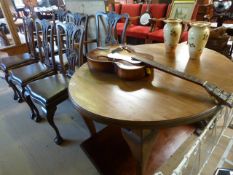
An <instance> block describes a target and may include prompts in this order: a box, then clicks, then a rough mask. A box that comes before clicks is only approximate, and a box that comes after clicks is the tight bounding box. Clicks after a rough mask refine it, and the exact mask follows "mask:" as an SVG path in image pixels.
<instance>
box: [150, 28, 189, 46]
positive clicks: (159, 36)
mask: <svg viewBox="0 0 233 175" xmlns="http://www.w3.org/2000/svg"><path fill="white" fill-rule="evenodd" d="M148 39H150V40H152V41H156V42H161V43H162V42H164V38H163V29H158V30H155V31H154V32H151V33H148ZM187 40H188V32H187V31H184V32H183V33H182V34H181V38H180V42H184V41H187Z"/></svg>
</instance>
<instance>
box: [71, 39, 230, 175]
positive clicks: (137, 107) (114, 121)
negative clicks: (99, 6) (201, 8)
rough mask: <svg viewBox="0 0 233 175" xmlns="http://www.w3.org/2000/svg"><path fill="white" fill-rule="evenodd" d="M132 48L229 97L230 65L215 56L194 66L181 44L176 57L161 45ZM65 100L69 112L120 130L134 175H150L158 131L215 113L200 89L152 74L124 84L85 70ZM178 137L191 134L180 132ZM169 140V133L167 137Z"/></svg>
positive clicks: (206, 56)
mask: <svg viewBox="0 0 233 175" xmlns="http://www.w3.org/2000/svg"><path fill="white" fill-rule="evenodd" d="M133 48H134V49H135V51H136V52H140V53H147V54H150V55H152V56H153V59H154V60H155V61H157V62H158V63H160V64H163V65H166V66H169V67H172V68H174V69H176V70H178V71H181V72H185V73H188V74H190V75H193V76H195V77H197V78H200V79H202V80H206V81H208V82H211V83H214V84H216V85H217V86H218V87H220V88H222V89H224V90H226V91H228V92H233V82H232V77H233V72H232V70H233V64H232V62H231V61H230V60H228V59H227V58H226V57H224V56H223V55H221V54H219V53H217V52H215V51H212V50H209V49H204V52H203V54H202V56H201V58H200V59H196V60H194V59H190V58H189V53H188V46H187V44H186V43H182V44H179V46H178V47H177V49H176V52H174V53H172V54H169V55H168V54H166V52H165V49H164V45H163V44H148V45H138V46H134V47H133ZM99 52H103V51H98V50H93V51H92V52H90V53H89V55H88V56H90V57H91V56H94V55H96V54H99ZM104 52H106V51H104ZM69 95H70V99H71V101H72V102H73V104H74V106H75V107H76V108H77V109H78V110H79V111H80V112H81V113H83V114H84V115H85V116H87V117H90V118H92V119H94V120H96V121H99V122H103V123H106V124H108V125H117V126H120V127H121V128H122V130H121V131H122V135H123V137H124V139H125V141H126V142H127V144H128V146H129V148H130V150H131V153H132V155H133V157H134V158H135V160H136V162H137V163H136V164H137V171H136V174H143V175H145V174H146V175H147V174H148V175H151V174H153V172H152V171H149V169H148V167H149V166H150V165H149V162H150V161H149V160H150V159H151V156H152V157H153V158H154V156H153V148H154V146H156V144H157V142H156V138H158V133H159V130H160V129H159V128H163V127H165V128H166V127H178V126H180V125H186V124H190V123H194V122H196V121H200V120H202V119H204V118H206V117H209V116H211V115H213V114H214V113H215V112H216V111H217V110H218V109H219V106H218V105H216V104H215V102H214V100H213V99H212V98H211V97H210V96H209V94H208V93H207V92H206V91H205V90H204V89H203V88H202V87H200V86H198V85H196V84H194V83H192V82H189V81H186V80H183V79H180V78H178V77H175V76H172V75H170V74H167V73H165V72H161V71H159V70H156V69H154V73H153V76H152V77H151V76H149V77H145V78H144V79H141V80H138V81H126V80H122V79H120V78H119V77H118V76H117V75H114V74H111V73H101V72H92V71H90V70H89V68H88V66H87V64H85V65H83V66H82V67H81V68H80V69H79V70H77V72H76V73H75V74H74V76H73V77H72V79H71V81H70V84H69ZM183 131H184V132H187V133H189V134H190V133H192V130H189V131H187V130H186V129H185V127H184V128H183ZM174 134H175V135H176V133H174V132H173V131H171V132H168V133H167V135H174ZM178 138H179V137H178ZM178 140H179V139H178ZM178 140H177V142H178ZM176 144H178V143H176ZM162 146H163V145H160V147H162ZM155 157H156V156H155ZM168 157H169V156H167V158H168ZM155 159H156V160H159V159H157V158H155ZM155 165H156V163H155V164H153V166H152V167H155ZM148 171H149V172H148Z"/></svg>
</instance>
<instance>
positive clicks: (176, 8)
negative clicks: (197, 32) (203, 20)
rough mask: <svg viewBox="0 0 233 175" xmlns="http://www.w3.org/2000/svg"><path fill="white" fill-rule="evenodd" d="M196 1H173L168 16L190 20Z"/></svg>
mask: <svg viewBox="0 0 233 175" xmlns="http://www.w3.org/2000/svg"><path fill="white" fill-rule="evenodd" d="M195 4H196V1H192V0H187V1H179V0H176V1H173V3H172V9H171V12H170V15H169V18H175V19H182V20H191V18H192V14H193V10H194V7H195Z"/></svg>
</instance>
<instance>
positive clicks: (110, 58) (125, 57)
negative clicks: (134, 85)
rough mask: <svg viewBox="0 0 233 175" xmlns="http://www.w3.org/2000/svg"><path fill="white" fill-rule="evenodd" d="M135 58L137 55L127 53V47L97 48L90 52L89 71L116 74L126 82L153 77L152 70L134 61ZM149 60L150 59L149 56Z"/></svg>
mask: <svg viewBox="0 0 233 175" xmlns="http://www.w3.org/2000/svg"><path fill="white" fill-rule="evenodd" d="M133 56H135V55H134V54H133V53H132V52H131V51H129V50H128V51H127V47H123V46H117V47H114V46H112V47H109V48H106V49H104V48H97V49H95V50H93V51H91V52H89V54H88V55H87V62H88V67H89V69H90V70H91V71H93V72H106V73H115V74H116V75H117V76H118V77H120V78H122V79H124V80H130V81H132V80H139V79H141V78H144V77H148V76H149V75H150V76H149V77H153V76H152V75H153V70H152V68H150V66H146V65H145V64H143V63H142V62H141V61H138V60H135V59H133ZM147 58H148V59H150V58H149V56H147ZM152 58H153V57H152ZM152 58H151V59H152Z"/></svg>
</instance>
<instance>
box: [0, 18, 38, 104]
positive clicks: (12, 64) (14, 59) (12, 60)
mask: <svg viewBox="0 0 233 175" xmlns="http://www.w3.org/2000/svg"><path fill="white" fill-rule="evenodd" d="M23 24H24V34H25V40H26V43H27V47H28V51H29V52H28V53H23V54H21V55H14V56H8V57H4V58H1V60H0V69H1V70H2V71H3V72H4V73H5V80H6V82H7V83H8V84H9V86H10V87H12V89H13V91H14V100H18V101H19V102H22V98H20V93H19V92H18V89H15V88H14V86H12V85H11V83H10V82H9V71H10V70H11V69H16V68H19V67H22V66H25V65H29V64H33V63H36V62H38V61H39V57H38V53H37V52H36V42H35V37H34V31H35V30H34V23H33V19H32V18H30V17H25V18H24V19H23Z"/></svg>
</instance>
